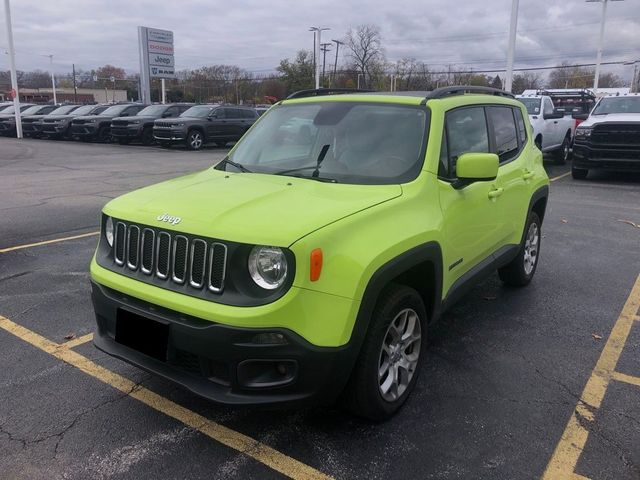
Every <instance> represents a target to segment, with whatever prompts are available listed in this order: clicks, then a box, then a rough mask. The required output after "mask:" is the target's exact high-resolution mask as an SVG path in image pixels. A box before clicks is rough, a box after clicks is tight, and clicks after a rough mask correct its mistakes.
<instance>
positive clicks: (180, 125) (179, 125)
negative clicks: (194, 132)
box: [171, 123, 184, 127]
mask: <svg viewBox="0 0 640 480" xmlns="http://www.w3.org/2000/svg"><path fill="white" fill-rule="evenodd" d="M171 127H184V123H174V124H172V125H171Z"/></svg>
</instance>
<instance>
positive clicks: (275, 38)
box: [0, 0, 640, 73]
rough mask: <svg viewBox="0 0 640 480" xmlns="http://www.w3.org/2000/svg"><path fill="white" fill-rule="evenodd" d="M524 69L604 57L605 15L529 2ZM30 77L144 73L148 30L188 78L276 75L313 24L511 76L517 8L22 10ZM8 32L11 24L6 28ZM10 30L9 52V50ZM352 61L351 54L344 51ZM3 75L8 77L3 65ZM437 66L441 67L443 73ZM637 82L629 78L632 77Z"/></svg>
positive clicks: (614, 46) (283, 5)
mask: <svg viewBox="0 0 640 480" xmlns="http://www.w3.org/2000/svg"><path fill="white" fill-rule="evenodd" d="M520 6H521V8H520V15H519V21H518V32H519V34H518V44H517V47H516V66H517V67H518V66H521V67H528V66H541V65H554V64H559V63H561V62H562V61H572V62H591V61H593V60H594V58H595V50H596V42H597V35H598V28H599V21H600V14H601V8H600V6H599V5H598V4H595V3H585V2H584V0H538V1H536V2H520ZM12 8H13V11H12V16H13V25H14V39H15V45H16V51H17V64H18V68H20V69H22V70H30V69H35V68H40V69H48V68H50V67H49V64H48V62H49V59H48V58H46V57H44V56H43V55H49V54H53V55H54V69H55V70H56V71H59V72H67V71H69V70H70V68H71V64H72V63H75V64H76V67H77V68H83V69H90V68H95V67H97V66H101V65H104V64H106V63H110V64H113V65H117V66H121V67H124V68H125V69H126V70H128V71H130V72H134V71H137V69H138V51H137V29H136V27H137V26H138V25H145V26H151V27H157V28H163V29H168V30H173V31H174V34H175V51H176V68H178V69H183V68H195V67H198V66H202V65H211V64H220V63H226V64H236V65H239V66H241V67H243V68H245V69H247V70H249V71H253V72H256V73H260V72H262V73H266V72H270V71H273V69H274V68H275V66H277V64H278V63H279V60H280V59H282V58H288V57H289V58H290V57H292V56H294V55H295V53H296V51H297V50H299V49H302V48H307V49H310V48H312V45H313V36H312V34H311V32H309V31H308V27H309V26H310V25H320V26H327V27H331V30H330V31H328V32H324V36H323V41H325V40H327V41H329V40H330V39H332V38H342V37H343V35H344V33H345V32H346V31H347V30H348V28H349V27H350V26H355V25H358V24H362V23H372V24H376V25H379V26H380V27H381V29H382V35H383V45H384V47H385V52H386V54H387V57H388V58H389V60H392V61H393V60H397V59H400V58H403V57H412V58H416V59H418V60H422V61H425V62H427V63H430V64H438V66H440V67H443V68H444V67H446V66H447V65H449V64H452V65H454V66H464V67H468V68H474V69H476V70H479V69H491V68H503V67H504V63H505V57H506V49H507V38H508V27H509V16H510V8H511V1H509V0H485V1H483V2H478V1H477V0H457V1H456V2H451V1H450V0H429V1H418V0H396V1H394V2H388V1H387V0H385V1H382V0H367V1H361V0H357V1H350V2H345V1H337V0H325V1H324V2H311V1H308V0H302V1H298V2H295V1H293V0H271V1H269V2H265V1H263V0H235V1H234V2H228V1H224V0H181V1H178V2H176V1H171V2H169V1H161V0H156V1H149V0H135V1H132V0H127V1H124V0H109V1H107V0H102V1H99V0H65V1H55V2H53V1H49V2H43V1H41V0H21V1H19V2H18V1H15V0H14V2H12ZM1 25H2V27H4V22H2V24H1ZM638 31H640V2H637V1H635V0H627V1H625V2H615V3H612V4H611V5H610V6H609V16H608V23H607V32H606V46H605V60H635V59H637V57H638V51H637V46H636V45H637V32H638ZM5 38H6V35H5V32H4V30H0V46H2V47H3V48H4V47H5V43H6V41H5ZM343 52H344V50H343ZM0 62H1V63H0V68H8V61H7V58H6V56H2V60H1V61H0ZM434 66H435V65H434ZM623 73H626V71H623Z"/></svg>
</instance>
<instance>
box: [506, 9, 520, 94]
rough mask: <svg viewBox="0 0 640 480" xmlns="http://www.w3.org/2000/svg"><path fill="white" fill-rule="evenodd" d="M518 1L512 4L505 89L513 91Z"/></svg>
mask: <svg viewBox="0 0 640 480" xmlns="http://www.w3.org/2000/svg"><path fill="white" fill-rule="evenodd" d="M518 3H519V0H513V3H512V4H511V24H510V26H509V48H508V49H507V73H506V75H505V78H504V89H505V90H506V91H507V92H510V91H511V87H512V85H513V59H514V56H515V52H516V30H517V29H518V6H519V5H518Z"/></svg>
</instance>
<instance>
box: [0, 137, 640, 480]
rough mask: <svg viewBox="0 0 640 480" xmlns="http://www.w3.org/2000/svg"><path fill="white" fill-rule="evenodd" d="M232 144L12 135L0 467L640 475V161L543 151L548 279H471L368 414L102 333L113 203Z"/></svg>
mask: <svg viewBox="0 0 640 480" xmlns="http://www.w3.org/2000/svg"><path fill="white" fill-rule="evenodd" d="M225 152H226V150H222V149H217V148H210V149H206V150H203V151H200V152H189V151H185V150H178V149H176V150H163V149H160V148H146V147H136V146H119V145H100V144H81V143H72V142H54V141H45V140H24V141H19V140H16V139H9V138H2V139H0V365H1V366H2V368H0V452H2V453H1V454H0V478H3V479H4V478H6V479H58V478H59V479H86V478H139V479H147V478H149V479H151V478H172V479H173V478H219V479H247V478H257V479H268V478H286V477H291V478H301V479H302V478H330V477H334V478H336V479H360V478H363V479H365V478H366V479H382V478H405V479H414V478H415V479H450V478H453V479H456V478H463V479H471V478H474V479H475V478H482V479H529V478H532V479H533V478H536V479H537V478H543V477H544V478H545V479H561V478H567V479H573V480H576V479H583V480H584V479H585V478H586V479H592V480H595V479H639V478H640V312H639V311H638V310H639V308H640V276H639V274H640V226H639V225H640V177H638V176H636V177H630V176H628V175H614V174H599V175H594V176H593V178H590V179H589V180H587V181H574V180H572V179H571V177H570V176H569V175H568V174H567V172H568V170H569V167H568V166H554V165H552V164H549V165H547V166H548V172H549V176H550V177H552V178H553V183H552V187H551V197H550V202H549V206H548V207H547V215H546V218H545V223H544V228H543V234H544V237H543V241H542V253H541V260H540V264H539V266H538V271H537V275H536V278H535V279H534V281H533V283H532V284H531V285H530V286H529V287H527V288H525V289H522V290H517V289H508V288H505V287H503V286H502V285H501V283H500V282H499V281H498V279H497V276H494V277H491V278H490V279H489V280H487V281H486V282H485V283H483V284H482V285H479V286H478V287H477V288H476V289H475V290H473V292H472V293H471V294H469V295H468V296H467V297H465V298H464V299H463V300H462V301H461V302H460V303H459V304H458V305H456V306H455V307H454V308H453V309H452V310H451V311H449V312H448V313H447V314H446V315H445V317H444V319H443V320H442V322H440V323H439V324H438V325H437V326H436V327H434V329H433V330H432V331H430V338H429V350H428V354H427V355H426V356H425V357H424V358H423V362H424V365H423V370H422V373H421V378H420V380H419V382H418V384H417V387H416V389H415V391H414V393H413V395H412V396H411V397H410V399H409V400H408V403H407V405H406V406H405V407H404V408H403V409H402V411H401V412H400V413H399V414H398V415H397V416H396V417H394V418H393V419H392V420H390V421H388V422H386V423H383V424H371V423H368V422H364V421H362V420H359V419H357V418H354V417H352V416H350V415H348V414H346V413H344V412H342V411H341V410H339V409H312V410H300V411H275V412H273V411H269V412H265V411H260V410H254V409H247V408H244V409H230V408H223V407H219V406H217V405H213V404H211V403H209V402H207V401H205V400H203V399H200V398H198V397H196V396H195V395H193V394H191V393H190V392H188V391H186V390H184V389H182V388H180V387H176V386H174V385H173V384H171V383H169V382H167V381H164V380H162V379H160V378H158V377H154V376H152V375H150V374H147V373H145V372H142V371H140V370H138V369H136V368H134V367H131V366H129V365H127V364H125V363H123V362H121V361H119V360H116V359H113V358H111V357H108V356H106V355H104V354H102V353H101V352H99V351H97V350H96V349H95V348H94V347H93V345H92V343H91V332H92V331H93V328H94V318H93V310H92V307H91V300H90V286H89V275H88V265H89V261H90V258H91V256H92V254H93V250H94V248H95V245H96V241H97V237H96V233H95V232H96V231H97V226H98V221H99V213H100V209H101V207H102V205H103V204H104V203H106V202H107V201H108V200H109V199H110V198H113V197H115V196H118V195H120V194H122V193H124V192H126V191H129V190H132V189H134V188H137V187H141V186H144V185H149V184H152V183H156V182H158V181H161V180H164V179H168V178H172V177H175V176H178V175H180V174H183V173H188V172H193V171H197V170H200V169H204V168H206V167H208V166H210V165H211V164H212V163H215V162H216V161H217V160H220V159H221V158H222V157H223V156H224V153H225Z"/></svg>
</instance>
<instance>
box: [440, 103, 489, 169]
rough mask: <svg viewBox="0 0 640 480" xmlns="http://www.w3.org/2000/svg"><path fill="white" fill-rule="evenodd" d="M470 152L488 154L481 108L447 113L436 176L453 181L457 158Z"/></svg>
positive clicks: (485, 121) (487, 141) (483, 112)
mask: <svg viewBox="0 0 640 480" xmlns="http://www.w3.org/2000/svg"><path fill="white" fill-rule="evenodd" d="M470 152H476V153H481V152H486V153H488V152H489V135H488V132H487V119H486V116H485V111H484V107H482V106H478V107H468V108H458V109H455V110H452V111H450V112H448V113H447V115H446V117H445V134H444V138H443V141H442V146H441V152H440V167H439V171H438V176H439V177H441V178H443V179H446V180H455V178H456V163H457V162H458V158H459V157H460V155H462V154H463V153H470Z"/></svg>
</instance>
